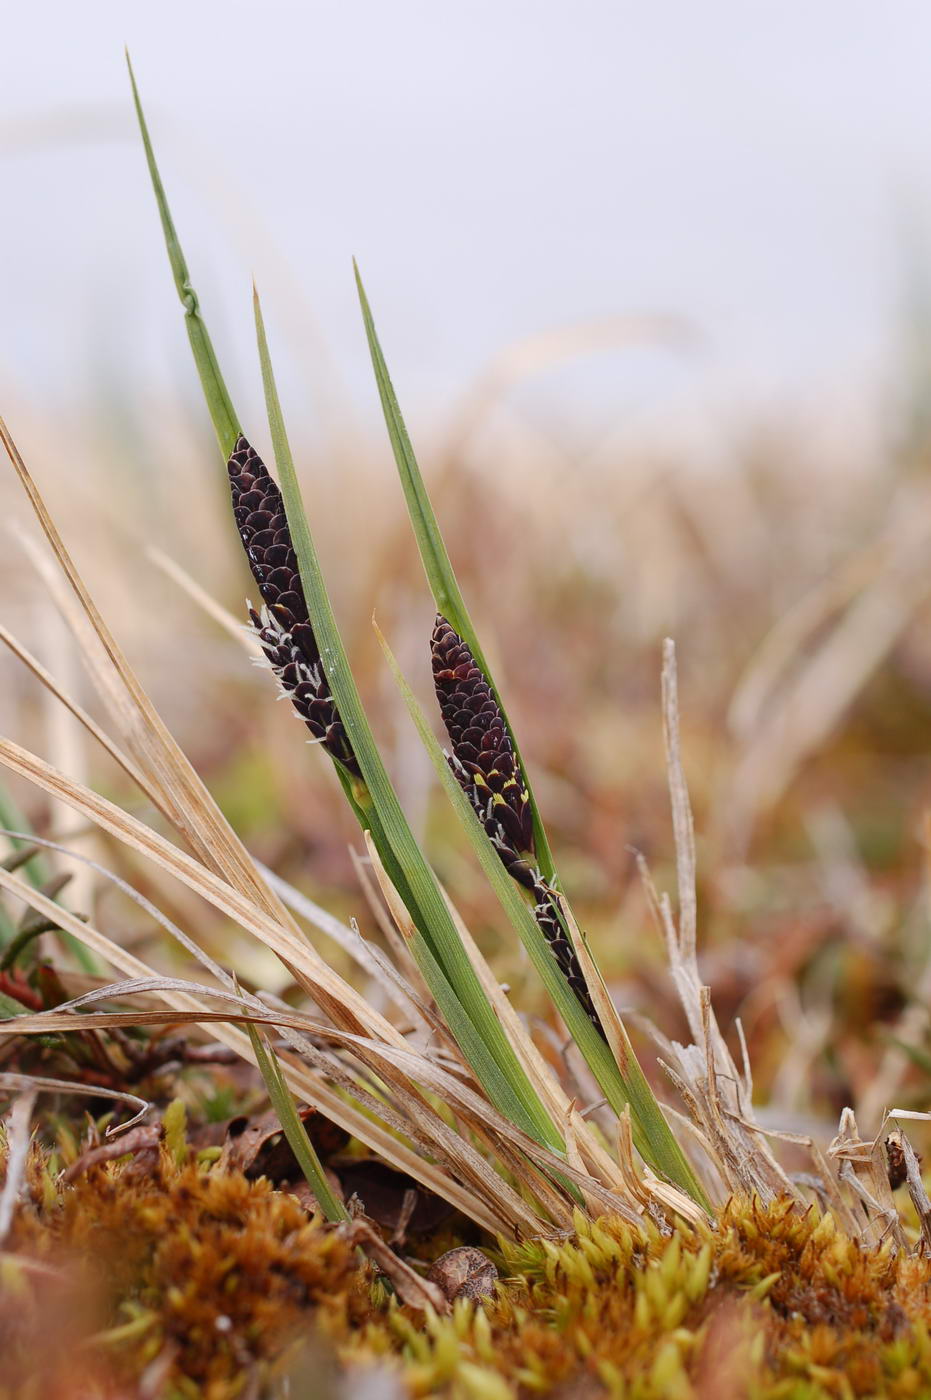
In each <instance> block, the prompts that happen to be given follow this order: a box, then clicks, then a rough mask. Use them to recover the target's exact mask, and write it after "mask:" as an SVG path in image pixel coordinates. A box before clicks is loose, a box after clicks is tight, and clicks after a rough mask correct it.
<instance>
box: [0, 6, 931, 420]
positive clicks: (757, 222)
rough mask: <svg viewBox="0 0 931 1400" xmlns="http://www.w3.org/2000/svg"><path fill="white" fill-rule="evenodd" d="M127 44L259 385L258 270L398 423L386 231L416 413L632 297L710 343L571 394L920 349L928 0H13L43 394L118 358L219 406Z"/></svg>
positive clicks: (571, 378) (7, 90)
mask: <svg viewBox="0 0 931 1400" xmlns="http://www.w3.org/2000/svg"><path fill="white" fill-rule="evenodd" d="M124 42H126V43H128V44H129V46H130V48H131V51H132V54H133V58H134V61H135V65H136V71H137V76H138V79H139V83H140V87H141V90H142V94H143V98H144V101H145V102H146V105H147V108H148V111H149V115H150V121H151V125H152V129H153V135H154V138H155V141H156V145H157V149H158V152H159V155H160V159H161V164H162V168H163V174H164V176H165V180H166V184H167V186H168V189H169V193H170V196H171V198H172V202H173V205H174V207H175V213H176V218H177V221H178V225H179V228H180V231H181V234H182V238H183V241H184V244H185V248H186V251H187V254H188V259H189V262H190V264H191V267H192V271H193V274H194V280H195V283H196V284H197V285H198V287H199V289H200V291H201V294H202V299H203V301H204V304H205V307H206V309H207V311H208V313H209V317H210V321H211V324H212V325H213V327H214V329H215V334H216V337H217V338H218V340H220V341H221V342H222V344H223V347H224V350H225V354H226V357H227V358H228V359H229V360H230V362H231V367H232V375H233V376H235V377H236V382H237V385H240V384H241V385H243V386H245V385H246V384H249V385H250V386H252V387H255V383H256V378H257V376H256V375H255V372H254V359H253V354H252V349H251V338H250V337H251V321H250V315H251V312H250V304H249V291H250V278H251V276H252V275H253V273H254V274H255V276H256V278H257V279H258V281H259V283H260V286H261V287H263V288H264V289H265V295H266V312H267V315H268V318H269V321H270V326H271V329H272V333H273V336H274V335H277V337H278V339H279V341H281V342H283V343H285V348H284V349H283V351H282V353H283V354H284V355H286V356H287V355H288V354H289V353H290V351H291V350H296V349H297V348H298V346H299V343H300V341H301V340H302V339H303V342H304V345H305V348H306V347H312V346H313V345H314V344H315V343H316V344H318V345H323V346H325V347H326V350H327V353H328V355H329V356H330V357H331V358H332V362H333V367H334V370H335V373H336V374H337V376H338V378H339V379H340V380H342V381H343V382H344V383H345V384H346V385H347V386H348V389H349V392H350V395H351V397H352V399H353V400H356V401H358V403H359V406H360V407H359V412H360V413H361V414H362V415H367V414H369V413H371V412H374V398H373V395H372V394H371V392H370V390H369V387H368V379H367V375H368V369H367V363H366V360H365V350H364V343H363V340H362V336H361V332H360V327H359V320H358V313H357V309H356V304H355V297H354V290H353V286H352V279H351V272H350V257H351V255H352V254H353V253H356V254H357V255H358V257H359V258H360V261H361V263H362V267H363V271H364V274H365V276H366V279H367V283H368V286H369V291H370V295H371V297H372V299H373V302H374V304H375V308H376V313H377V317H378V320H379V325H380V328H381V331H382V336H383V340H384V342H385V344H386V348H387V349H388V351H389V356H390V360H391V364H392V367H393V370H394V373H395V377H396V380H397V382H398V385H399V388H400V389H401V392H402V396H403V397H404V399H405V401H406V402H407V403H409V404H410V405H411V407H412V409H413V411H415V412H417V413H421V412H425V413H431V412H436V413H437V414H441V413H442V411H443V409H444V407H445V406H447V405H448V404H449V403H450V402H451V400H452V398H453V397H454V395H455V392H456V391H457V389H458V388H459V387H461V386H462V385H463V384H464V382H465V381H466V380H467V379H468V377H469V376H470V375H471V374H473V373H474V372H475V371H476V370H477V369H479V368H480V366H481V365H482V364H483V363H484V361H485V360H486V359H487V357H488V356H489V355H490V354H491V353H492V352H494V351H495V350H496V349H497V348H499V347H500V346H501V345H502V344H504V343H506V342H508V341H509V340H511V339H513V338H515V337H518V336H521V335H525V334H527V333H529V332H533V331H537V330H541V329H545V328H547V327H550V326H553V325H557V324H563V323H569V322H574V321H578V320H580V319H582V318H586V317H592V316H599V315H604V314H608V313H613V312H626V311H640V310H672V311H676V312H679V313H681V314H682V315H684V316H687V317H689V318H691V319H692V320H694V321H695V322H696V323H697V324H699V325H700V326H701V327H702V328H703V330H704V332H705V333H706V335H707V337H708V344H709V349H708V351H707V352H706V354H705V356H704V357H703V358H702V360H701V363H700V364H690V365H688V366H682V365H679V366H673V365H672V364H671V362H667V363H665V364H664V367H663V368H661V369H656V368H655V367H654V368H653V369H651V370H650V371H649V372H648V373H646V376H645V378H644V377H643V375H644V372H643V371H642V369H641V368H640V367H638V366H637V365H636V364H634V362H633V359H632V357H630V356H628V357H626V358H625V357H623V356H620V355H614V356H608V357H604V358H603V359H602V360H601V361H600V362H599V364H598V365H597V366H596V365H595V364H594V362H590V363H588V368H587V369H586V368H584V367H582V366H580V367H578V368H577V369H575V370H571V371H565V372H563V373H562V374H561V375H556V376H555V377H553V378H552V380H551V382H549V383H548V384H547V386H546V387H547V393H548V395H549V396H550V398H551V400H553V401H555V402H556V404H557V406H558V404H559V401H560V395H564V396H565V401H566V405H567V411H568V412H570V413H571V411H572V406H573V404H575V403H576V401H577V400H576V398H575V397H574V396H575V395H576V394H577V392H579V391H581V392H582V393H583V394H585V395H588V396H589V397H588V399H586V402H590V401H593V400H597V405H596V409H595V410H593V411H595V412H596V416H598V415H600V417H601V418H602V419H604V418H606V417H609V416H610V414H611V413H612V412H614V411H616V410H617V408H618V405H621V406H623V405H624V403H625V402H627V400H628V398H629V397H630V395H631V394H632V393H633V394H634V396H636V393H638V392H640V391H641V390H642V391H643V392H644V393H647V394H648V395H652V396H654V398H655V397H656V396H658V399H659V402H662V401H663V396H664V394H666V393H668V394H669V395H670V396H672V397H671V398H670V402H672V401H673V400H674V396H675V395H676V394H677V393H679V392H681V389H682V384H683V382H685V381H688V382H689V383H690V384H691V385H692V386H693V388H694V389H695V391H696V392H697V393H698V396H699V399H700V398H701V394H702V393H703V392H704V391H705V388H707V392H708V394H709V395H712V394H714V395H719V394H720V392H721V391H722V386H723V390H724V392H725V393H728V392H730V393H732V394H733V395H734V397H735V398H739V397H740V396H741V395H743V396H744V398H747V397H749V398H751V399H752V397H753V395H754V394H760V395H762V396H763V397H765V396H766V395H773V394H776V395H778V394H781V393H783V392H784V393H786V394H788V395H791V394H803V395H809V396H810V395H812V394H817V392H818V391H819V387H820V386H825V387H830V388H831V389H832V390H834V389H836V388H837V387H838V386H841V387H842V388H843V387H844V386H854V387H856V386H859V385H860V384H862V383H863V382H864V380H867V381H868V380H869V378H870V376H871V375H873V374H875V373H877V372H878V371H879V370H880V368H881V367H882V366H883V365H884V364H885V363H886V362H887V360H888V356H889V352H890V347H891V346H892V345H893V343H894V337H895V317H896V314H897V305H896V298H897V296H898V293H899V280H900V273H901V263H902V247H903V226H904V225H905V224H907V223H908V222H909V221H912V222H913V224H914V226H915V227H916V228H918V229H919V230H920V229H921V226H922V224H923V222H924V221H925V219H926V216H929V215H931V6H929V5H928V4H927V3H926V0H895V3H893V4H890V5H879V4H876V3H857V2H856V0H817V3H814V4H812V3H811V2H810V0H806V3H801V2H800V0H778V2H777V3H747V0H700V3H695V0H677V2H676V3H673V2H672V0H665V3H663V2H662V0H660V2H659V3H651V4H643V3H626V0H573V2H572V3H571V4H570V3H568V0H564V2H557V0H529V2H527V3H524V0H469V3H468V4H465V5H463V4H456V5H453V4H449V3H445V0H390V3H389V0H337V3H334V0H328V3H326V4H323V3H319V0H305V3H295V4H291V3H284V0H264V3H255V0H254V2H253V3H243V0H186V3H180V0H159V3H158V4H147V5H141V4H131V5H127V4H126V3H125V0H84V3H82V4H80V5H70V4H69V5H66V4H64V3H61V0H59V2H58V3H54V4H49V3H43V0H37V3H33V4H30V5H27V6H23V5H17V6H15V7H14V6H12V5H7V6H6V7H5V16H4V24H3V44H2V57H0V79H2V80H0V170H2V173H3V189H4V197H3V204H4V216H3V220H2V233H0V239H2V258H0V296H2V306H3V316H2V326H3V333H2V339H0V384H2V383H3V381H4V380H6V381H7V382H8V383H9V382H10V380H11V379H12V381H13V382H14V383H15V385H16V387H17V391H18V392H23V391H28V392H29V393H30V394H31V395H34V396H35V397H36V398H37V399H38V398H40V397H41V396H43V395H45V396H46V402H47V403H50V404H51V405H52V406H54V404H55V402H56V401H58V398H59V396H65V395H69V394H70V395H72V396H74V395H78V394H81V393H82V392H83V391H84V390H85V388H86V387H87V386H88V385H90V384H91V383H92V382H95V380H96V379H97V378H99V373H100V368H101V366H102V365H109V366H110V367H111V369H112V370H113V372H114V373H116V374H117V375H118V376H120V377H121V387H122V392H123V393H128V394H130V395H133V396H138V402H139V403H143V402H144V400H145V397H146V394H147V392H148V391H150V390H151V389H152V388H153V387H154V388H156V389H160V388H163V387H164V386H166V385H168V386H170V387H172V388H176V389H178V390H180V391H187V389H189V388H190V389H191V391H192V402H193V401H194V399H193V385H192V383H191V371H190V367H189V365H188V362H187V360H186V358H185V357H186V354H187V352H186V346H185V341H184V335H183V329H182V327H181V324H180V317H179V315H178V313H177V308H176V306H175V305H174V304H173V302H172V299H171V296H170V293H169V284H168V274H167V271H166V266H165V262H164V255H163V252H162V250H161V247H160V245H159V241H158V236H157V230H156V224H155V219H154V213H153V206H152V200H151V195H150V193H149V190H148V188H147V185H146V177H145V172H144V167H143V162H142V158H141V152H140V149H139V145H138V141H137V139H136V135H135V132H134V129H133V122H132V113H131V108H130V101H129V92H128V85H127V80H126V75H125V70H124V66H123V59H122V45H123V43H124ZM217 163H218V168H216V169H214V171H213V173H210V174H208V173H207V170H208V167H209V166H211V165H214V166H217ZM928 227H929V228H931V219H929V221H928ZM929 252H931V249H929ZM301 318H303V322H304V326H305V331H304V333H303V334H302V333H301V331H300V330H299V326H300V323H301ZM634 358H635V357H634ZM295 363H297V361H296V359H295ZM313 364H314V362H313V360H312V358H311V359H310V360H309V361H308V362H306V363H302V365H301V369H300V372H301V374H302V376H304V378H305V379H306V378H307V377H308V376H309V377H312V378H314V379H315V381H316V388H317V392H318V395H319V394H320V392H321V389H320V385H321V384H324V383H326V380H325V378H324V376H323V371H322V369H320V374H319V375H317V374H315V373H314V371H313ZM318 367H319V366H318ZM292 372H293V373H294V383H295V385H297V382H298V380H297V373H296V371H292ZM586 375H587V376H589V378H588V379H586ZM638 376H641V378H642V384H641V381H640V379H638ZM632 386H634V387H633V388H632ZM309 387H313V386H309ZM250 391H251V390H250ZM242 392H244V390H243V391H242ZM292 392H293V391H292ZM323 392H329V391H328V390H327V391H323ZM301 407H303V405H302V406H301ZM306 408H307V413H308V415H310V414H311V413H312V411H313V406H312V399H310V398H308V400H307V405H306Z"/></svg>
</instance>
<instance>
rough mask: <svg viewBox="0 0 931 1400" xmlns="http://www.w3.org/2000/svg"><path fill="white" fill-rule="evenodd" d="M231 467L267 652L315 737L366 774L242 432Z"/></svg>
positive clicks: (293, 562)
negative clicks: (259, 598)
mask: <svg viewBox="0 0 931 1400" xmlns="http://www.w3.org/2000/svg"><path fill="white" fill-rule="evenodd" d="M227 470H228V471H229V479H230V490H231V492H232V496H233V512H234V514H235V516H236V525H237V527H238V529H239V538H240V539H241V540H242V542H243V547H244V548H245V551H246V558H247V559H248V561H249V568H250V569H251V570H252V576H253V578H254V579H255V581H256V584H257V585H258V590H259V593H260V594H261V596H262V603H263V605H264V606H263V607H262V610H261V613H258V612H256V611H255V609H254V608H253V607H252V606H251V604H250V607H249V616H250V618H251V619H252V625H253V627H254V628H255V630H256V632H257V633H258V635H259V640H260V641H261V643H262V650H263V651H264V652H265V655H266V657H267V659H268V662H269V664H270V665H271V668H272V670H273V671H274V673H275V675H276V677H277V678H278V682H279V684H280V686H281V688H282V690H283V691H284V692H285V693H286V694H287V695H288V696H289V698H290V700H291V703H292V704H293V706H294V708H295V710H296V711H297V714H298V715H299V716H300V718H301V719H302V720H303V721H304V723H305V724H306V725H307V728H308V729H309V730H310V732H311V734H312V735H313V736H314V738H315V739H316V740H318V741H319V742H320V743H321V744H322V745H323V747H324V748H325V749H326V750H327V751H328V752H329V753H330V754H331V755H332V757H333V758H335V759H336V760H337V761H338V762H339V763H341V764H342V766H343V767H344V768H345V769H346V770H347V771H348V772H349V773H351V774H352V775H353V776H354V777H361V773H360V770H359V765H358V762H357V761H356V756H355V754H354V753H353V751H352V746H351V744H350V742H349V739H348V737H347V735H346V731H345V729H344V728H343V723H342V721H341V719H340V717H339V712H338V711H337V709H336V705H335V704H334V701H333V697H332V695H331V694H330V689H329V685H328V683H327V679H326V674H325V672H324V669H323V664H322V662H321V659H320V649H319V647H318V646H317V639H316V637H315V636H314V629H313V626H312V625H311V621H310V617H309V615H308V612H307V602H306V600H305V598H304V589H303V585H302V584H301V576H300V572H299V570H298V565H297V558H296V556H295V553H294V547H293V545H292V542H291V533H290V531H289V529H288V520H287V516H286V515H285V509H284V502H283V501H282V499H281V492H280V491H279V489H278V485H277V483H276V482H275V481H274V480H273V479H272V477H271V475H270V474H269V471H268V468H267V467H266V466H265V463H264V462H263V461H262V459H261V457H260V456H259V455H258V453H257V452H256V451H255V449H254V448H253V447H252V446H251V445H250V444H249V443H248V442H247V441H246V439H245V438H244V437H242V436H241V435H240V437H239V438H238V439H237V441H236V445H235V447H234V448H233V451H232V454H231V456H230V459H229V462H228V463H227Z"/></svg>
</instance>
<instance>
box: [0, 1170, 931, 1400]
mask: <svg viewBox="0 0 931 1400" xmlns="http://www.w3.org/2000/svg"><path fill="white" fill-rule="evenodd" d="M29 1186H30V1190H29V1199H27V1200H26V1201H25V1202H24V1203H23V1205H22V1206H21V1207H20V1209H19V1210H18V1212H17V1215H16V1217H15V1220H14V1227H13V1231H12V1233H11V1236H10V1238H9V1239H8V1241H7V1249H6V1253H4V1254H3V1255H0V1348H2V1356H3V1367H2V1370H0V1400H27V1397H28V1400H33V1397H35V1398H36V1400H39V1397H41V1400H65V1397H67V1400H74V1397H75V1396H78V1395H80V1396H81V1400H96V1397H101V1400H103V1397H107V1398H108V1400H109V1397H115V1396H117V1395H119V1396H124V1395H127V1394H136V1393H137V1390H138V1388H139V1386H140V1382H141V1381H143V1380H144V1381H145V1383H146V1384H148V1385H149V1389H148V1390H144V1391H139V1393H145V1394H147V1395H152V1396H157V1397H164V1398H165V1400H236V1397H239V1396H245V1395H252V1396H257V1397H258V1396H262V1397H268V1398H269V1400H272V1397H279V1396H283V1395H285V1394H304V1393H309V1392H306V1378H307V1377H308V1376H309V1377H310V1379H311V1380H312V1382H313V1384H314V1386H317V1387H319V1385H320V1384H321V1383H322V1381H323V1378H324V1373H325V1371H326V1366H325V1365H324V1368H323V1370H321V1361H320V1357H321V1355H323V1354H326V1355H328V1356H329V1357H330V1358H331V1361H332V1364H333V1366H334V1367H335V1366H337V1365H338V1367H339V1368H342V1369H345V1368H348V1367H350V1366H354V1365H363V1366H365V1365H370V1364H372V1363H380V1364H382V1365H386V1366H388V1367H389V1368H390V1369H391V1370H392V1371H394V1372H395V1374H396V1376H397V1378H398V1382H399V1384H400V1386H401V1392H400V1393H403V1394H407V1395H410V1396H411V1397H427V1396H438V1397H448V1400H530V1397H533V1396H537V1395H548V1396H551V1397H555V1398H556V1400H596V1397H600V1396H609V1397H613V1396H618V1397H621V1396H622V1397H625V1400H700V1398H701V1397H707V1396H714V1397H715V1400H738V1397H744V1396H747V1397H752V1400H817V1397H822V1396H824V1397H828V1396H840V1397H845V1398H846V1397H856V1396H877V1395H883V1396H891V1397H910V1396H924V1395H929V1394H931V1340H929V1334H931V1261H929V1260H927V1259H925V1258H923V1257H916V1256H908V1255H904V1254H898V1255H897V1254H896V1253H895V1252H894V1251H893V1249H892V1248H891V1246H890V1245H885V1246H884V1247H882V1248H881V1249H878V1250H871V1249H864V1248H862V1247H861V1246H860V1245H859V1244H858V1243H856V1242H855V1241H853V1240H850V1239H848V1238H847V1237H845V1236H844V1235H841V1234H839V1233H838V1231H837V1230H836V1228H835V1226H834V1222H833V1219H832V1217H831V1216H829V1215H820V1214H819V1213H818V1212H817V1211H815V1210H814V1209H810V1210H807V1211H805V1210H801V1209H800V1208H799V1207H798V1206H797V1205H795V1204H793V1203H791V1202H787V1201H782V1202H777V1203H776V1204H775V1205H772V1206H768V1207H763V1206H761V1205H760V1204H759V1203H758V1202H754V1201H742V1202H731V1203H730V1204H729V1205H728V1206H727V1207H726V1208H725V1210H724V1211H723V1212H722V1213H721V1215H720V1218H719V1220H718V1221H717V1222H716V1223H715V1225H714V1226H709V1227H707V1228H704V1229H687V1228H680V1229H678V1230H677V1231H676V1232H675V1233H673V1234H668V1233H667V1234H664V1233H663V1232H661V1231H660V1230H659V1229H658V1228H657V1227H656V1226H655V1225H651V1224H647V1225H645V1226H644V1227H643V1228H642V1229H631V1228H630V1227H628V1226H627V1225H625V1224H624V1223H623V1222H621V1221H619V1220H601V1221H598V1222H594V1223H592V1222H590V1221H587V1220H585V1219H584V1218H583V1217H581V1216H580V1217H579V1218H578V1221H577V1232H576V1234H575V1235H573V1236H572V1237H571V1238H569V1239H565V1240H562V1241H552V1240H536V1241H531V1242H528V1243H525V1244H523V1245H506V1246H503V1247H502V1251H501V1254H500V1256H499V1260H498V1262H499V1264H500V1265H502V1267H503V1270H504V1273H505V1277H504V1278H503V1279H502V1281H501V1283H500V1284H499V1287H498V1290H497V1293H496V1296H495V1297H494V1298H493V1299H489V1300H487V1301H485V1302H483V1303H478V1304H475V1303H457V1304H456V1305H455V1306H454V1308H453V1310H452V1313H451V1315H450V1316H448V1317H444V1318H436V1317H432V1316H424V1315H423V1314H421V1313H419V1312H414V1311H412V1310H411V1309H409V1308H405V1307H403V1306H402V1305H401V1304H400V1303H399V1302H398V1301H397V1300H396V1299H394V1298H391V1297H390V1296H389V1294H388V1292H387V1291H386V1290H385V1289H383V1288H382V1287H381V1286H379V1285H375V1286H374V1287H373V1283H372V1276H371V1273H370V1272H369V1270H368V1269H367V1268H365V1267H364V1266H362V1265H361V1264H360V1261H359V1258H358V1256H357V1255H356V1254H355V1253H354V1251H353V1250H352V1248H351V1247H350V1245H349V1244H348V1243H347V1241H346V1240H345V1239H344V1237H343V1236H342V1235H341V1233H340V1232H339V1230H334V1229H332V1228H330V1227H326V1226H322V1225H318V1224H315V1223H313V1222H312V1221H310V1220H309V1219H308V1217H307V1215H306V1212H305V1211H304V1209H303V1208H302V1206H301V1205H300V1203H299V1201H298V1200H297V1199H296V1198H295V1197H293V1196H291V1195H288V1194H286V1193H282V1192H276V1191H274V1190H273V1189H272V1188H271V1187H270V1186H269V1185H268V1183H267V1182H265V1181H264V1180H260V1181H257V1182H250V1181H248V1180H246V1178H245V1177H243V1176H242V1175H241V1174H240V1173H238V1172H226V1171H223V1170H221V1169H219V1168H216V1167H214V1168H212V1169H211V1168H207V1167H204V1166H203V1165H199V1166H198V1165H196V1164H190V1165H182V1166H179V1165H177V1163H176V1162H175V1161H174V1159H172V1158H171V1156H170V1154H168V1153H167V1152H166V1151H165V1150H164V1149H163V1150H162V1151H161V1153H160V1154H159V1155H158V1156H157V1158H156V1160H155V1161H150V1162H149V1163H148V1164H147V1165H146V1167H145V1169H144V1170H142V1169H141V1163H140V1162H139V1161H137V1162H136V1163H134V1164H129V1165H113V1164H110V1165H108V1166H105V1167H100V1168H97V1169H95V1170H93V1171H90V1172H88V1173H87V1175H86V1176H84V1177H82V1178H81V1179H80V1180H79V1181H78V1182H77V1183H76V1184H75V1185H74V1186H72V1187H69V1188H66V1189H65V1190H64V1191H63V1192H61V1193H59V1192H58V1191H57V1190H56V1189H55V1186H54V1183H53V1182H52V1180H51V1178H50V1177H49V1176H48V1174H47V1172H46V1169H45V1167H44V1165H43V1163H42V1160H41V1158H39V1157H38V1156H37V1157H36V1158H35V1159H34V1162H33V1165H32V1171H31V1173H30V1179H29ZM315 1339H316V1340H315ZM308 1343H309V1344H310V1346H311V1348H312V1351H313V1360H312V1361H311V1362H308V1360H307V1353H306V1351H305V1350H303V1349H304V1348H306V1346H307V1344H308ZM321 1345H322V1346H323V1349H324V1350H323V1352H322V1353H321V1351H320V1346H321ZM302 1352H303V1355H302ZM301 1366H303V1367H304V1369H303V1370H301ZM292 1368H294V1369H293V1377H294V1381H293V1384H292V1388H291V1389H290V1390H285V1389H282V1388H280V1383H279V1382H280V1378H281V1377H283V1376H284V1375H286V1374H287V1373H288V1372H289V1371H291V1370H292ZM78 1374H79V1376H80V1385H78V1383H77V1381H76V1375H78ZM333 1377H334V1384H335V1386H336V1388H335V1389H333V1390H332V1394H334V1395H340V1396H345V1395H347V1394H351V1393H352V1385H353V1383H352V1381H351V1380H350V1381H348V1382H346V1381H344V1382H343V1383H342V1389H340V1388H339V1382H338V1379H337V1378H336V1375H335V1372H334V1373H333ZM329 1384H330V1383H329V1381H328V1382H327V1385H329ZM295 1386H296V1387H297V1389H296V1390H295V1388H294V1387H295ZM302 1386H303V1387H304V1389H302V1388H301V1387H302ZM347 1386H348V1389H347ZM314 1393H317V1391H315V1392H314ZM320 1393H323V1392H320ZM326 1393H327V1394H330V1393H331V1390H330V1389H327V1390H326Z"/></svg>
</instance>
